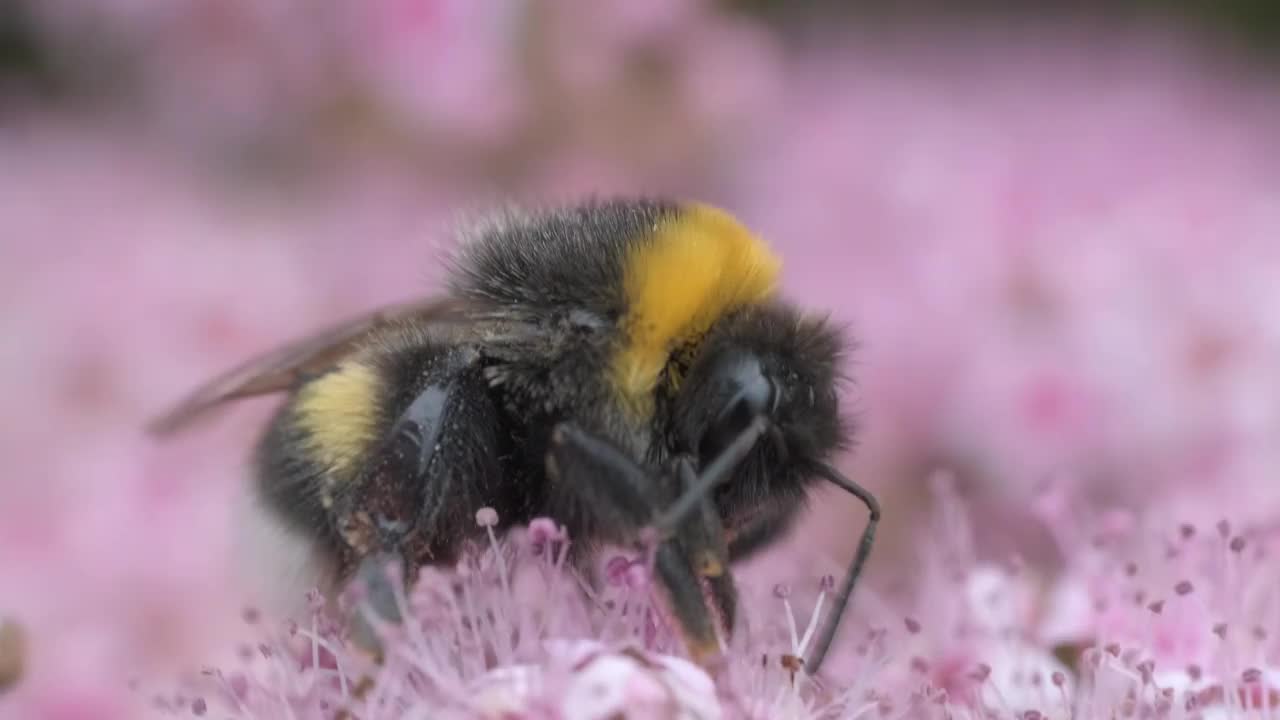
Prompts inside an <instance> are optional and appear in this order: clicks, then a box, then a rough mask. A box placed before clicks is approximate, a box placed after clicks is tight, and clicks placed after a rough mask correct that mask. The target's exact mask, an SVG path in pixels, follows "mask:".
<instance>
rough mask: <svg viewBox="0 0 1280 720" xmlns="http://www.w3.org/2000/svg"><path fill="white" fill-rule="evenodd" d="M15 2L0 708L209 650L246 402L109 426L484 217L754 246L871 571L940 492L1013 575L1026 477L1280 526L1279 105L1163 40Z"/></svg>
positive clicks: (1206, 522) (842, 549)
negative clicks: (19, 24)
mask: <svg viewBox="0 0 1280 720" xmlns="http://www.w3.org/2000/svg"><path fill="white" fill-rule="evenodd" d="M24 9H25V12H26V15H25V16H24V17H25V18H26V25H25V26H24V27H25V28H26V32H27V33H28V34H29V36H30V37H31V38H34V39H35V41H36V45H37V46H38V47H39V48H40V53H41V54H40V57H39V58H38V59H37V61H32V65H31V67H34V68H38V71H31V72H29V73H25V74H24V73H13V74H11V75H10V76H0V78H2V79H4V82H3V83H0V167H2V168H3V171H2V172H0V338H3V339H2V340H0V398H3V403H4V405H5V407H6V408H7V409H6V411H5V412H4V413H3V414H0V460H3V476H0V616H9V617H13V618H16V619H18V620H19V621H20V622H21V623H22V624H23V625H24V626H25V627H26V628H27V630H28V635H29V640H30V644H31V648H32V652H31V655H30V664H29V667H28V675H27V678H26V679H25V681H24V683H23V684H22V685H20V686H19V687H18V688H17V689H16V690H15V691H14V696H13V697H12V698H9V699H3V698H0V714H4V713H6V710H5V707H4V706H5V704H6V703H28V704H27V705H11V706H10V707H11V708H12V707H28V708H42V710H41V712H44V711H48V712H50V713H52V712H53V710H50V708H55V709H56V708H62V709H63V710H65V711H66V712H68V713H74V712H75V710H74V708H76V707H80V706H77V705H76V703H85V704H86V705H84V706H85V707H87V706H88V705H87V704H89V703H107V704H113V703H118V704H121V705H118V706H119V707H123V705H122V703H125V702H126V701H125V700H124V699H123V698H122V696H120V695H119V694H118V691H119V687H120V684H121V682H123V681H126V680H127V679H128V677H130V676H132V675H134V674H136V673H139V672H143V671H145V670H146V669H148V668H157V667H170V666H172V665H174V664H175V663H179V662H185V663H198V662H200V659H201V658H203V657H205V656H207V654H208V653H209V652H211V648H221V647H222V646H223V645H225V640H226V635H225V633H226V628H227V625H226V623H229V622H232V621H234V619H235V616H236V612H237V607H238V606H237V603H238V602H239V600H238V597H239V595H238V594H237V593H238V590H237V589H236V586H235V584H234V582H233V580H232V574H231V567H230V559H229V555H228V548H229V547H230V538H231V535H230V533H231V531H232V522H231V514H230V503H231V498H232V496H233V495H234V494H235V493H236V492H238V491H240V490H242V489H243V483H244V476H243V473H242V471H243V467H242V464H243V462H244V460H245V457H246V451H247V449H248V445H249V443H250V442H251V441H252V439H253V437H254V435H255V433H256V432H257V431H258V429H259V427H260V425H259V424H260V422H261V421H262V420H263V419H264V417H265V413H266V412H267V411H268V409H269V407H270V403H261V402H254V403H251V404H246V405H245V406H244V407H243V408H241V409H239V410H237V411H236V412H235V413H233V414H231V415H230V416H228V417H227V418H225V419H224V420H222V421H221V422H219V423H218V424H217V425H215V426H213V427H210V428H208V429H207V430H206V431H204V432H202V433H199V434H195V435H191V436H187V437H183V438H182V439H181V440H180V441H178V442H175V443H173V444H171V445H166V446H157V445H155V444H154V443H153V442H152V441H150V440H149V439H148V438H146V437H144V436H143V434H142V430H141V426H142V424H143V422H144V421H145V420H146V418H147V417H148V416H149V415H151V414H152V413H155V412H156V411H158V410H160V409H162V408H163V407H164V406H165V405H166V404H167V403H169V402H171V401H173V400H174V399H175V398H177V397H178V396H180V395H181V394H182V393H183V392H185V391H186V390H188V389H190V387H191V386H192V385H194V384H195V383H197V382H199V381H201V380H203V379H205V377H206V376H208V375H210V374H212V373H215V372H217V371H220V370H222V369H224V368H225V367H226V366H228V365H229V364H233V363H236V362H238V361H239V360H241V359H243V358H244V357H246V356H247V355H249V354H251V353H254V352H257V351H260V350H263V349H267V348H269V347H271V346H273V345H275V344H276V343H278V342H279V341H281V340H283V339H286V338H288V337H291V336H294V335H296V334H298V333H302V332H306V331H308V330H310V329H312V328H314V327H317V326H318V325H320V324H323V323H325V322H327V321H330V320H332V319H334V318H335V317H336V316H341V315H344V314H348V313H353V312H359V311H362V310H365V309H368V308H370V307H372V306H374V305H376V304H379V303H383V302H387V301H392V300H399V299H403V298H407V297H411V296H413V295H417V294H422V293H425V292H431V291H432V290H433V287H434V283H435V282H437V280H438V278H439V265H438V264H437V258H438V257H439V254H440V253H441V252H443V251H445V250H447V249H448V248H449V247H450V244H451V242H452V238H451V235H450V225H451V223H452V222H454V220H455V219H456V218H458V217H459V216H460V214H465V213H471V212H475V211H481V210H483V209H484V208H485V207H486V206H488V205H490V204H493V203H495V202H499V201H506V200H509V199H516V200H521V201H525V202H536V203H546V202H561V201H572V200H575V199H578V198H580V197H582V196H583V195H584V194H590V193H596V194H611V193H617V192H643V193H662V194H672V195H678V196H689V197H695V198H699V199H703V200H707V201H710V202H714V203H717V204H720V205H722V206H724V207H726V208H728V209H729V210H731V211H732V212H734V213H736V214H737V215H739V216H740V217H741V218H743V219H744V221H746V222H747V224H749V225H750V226H752V227H754V228H755V229H757V230H758V231H759V232H760V233H761V234H763V235H764V236H765V237H766V238H768V239H769V240H770V241H771V242H772V243H773V244H774V245H775V246H776V247H777V248H778V249H779V250H780V251H781V253H782V254H783V256H784V258H785V261H786V263H787V266H786V290H787V292H788V293H789V294H790V295H791V296H792V297H794V298H795V299H797V300H799V301H802V302H804V303H806V304H808V305H810V306H812V307H813V308H814V309H815V310H816V311H824V312H825V311H829V312H830V313H831V314H832V315H833V316H834V317H836V318H838V319H839V320H841V321H842V322H846V323H847V324H848V326H849V328H850V331H851V333H852V334H853V336H855V337H856V338H857V340H858V343H859V349H858V351H857V353H856V355H855V357H854V362H853V365H852V366H851V371H852V373H853V374H854V376H855V378H856V385H855V386H854V387H852V388H851V389H850V390H851V391H850V394H849V402H850V403H851V407H853V408H854V409H856V411H857V412H858V414H859V415H860V417H861V418H862V423H863V427H864V432H863V434H862V436H861V439H860V442H859V447H858V450H857V452H856V453H854V454H853V455H852V456H851V457H849V458H847V459H845V460H844V461H843V463H844V465H845V467H846V468H847V469H848V470H849V471H850V472H851V473H852V474H853V476H854V477H856V478H857V479H859V480H860V481H861V482H863V483H865V484H867V485H869V486H871V487H873V488H875V489H876V490H877V491H878V492H879V493H880V494H881V495H882V497H883V503H884V505H885V507H886V520H885V524H884V525H883V527H884V541H883V544H882V545H881V547H880V549H879V550H878V552H877V554H876V556H875V558H874V560H873V569H872V571H873V577H874V581H875V582H878V583H882V584H883V586H884V587H893V583H892V581H893V580H894V579H895V578H897V577H898V576H899V575H902V574H903V573H901V572H899V569H900V568H902V567H903V563H904V562H907V561H908V560H909V558H910V557H911V553H912V552H914V549H913V545H912V543H913V538H915V537H916V536H917V535H918V533H919V528H920V523H921V522H922V519H921V518H922V517H923V513H924V512H925V511H927V510H928V509H929V506H930V502H931V501H930V495H929V493H928V491H927V486H926V480H927V478H928V477H929V474H930V472H931V471H933V470H935V469H937V468H946V469H950V470H952V471H954V472H955V473H956V478H957V482H958V487H959V489H960V492H961V494H962V495H963V496H964V497H965V498H967V501H968V502H969V503H970V505H971V507H972V508H973V512H974V515H975V523H974V524H975V527H976V529H977V533H978V534H977V540H978V545H977V548H976V550H975V552H977V553H979V554H984V555H986V556H989V557H993V558H1004V557H1007V556H1008V555H1009V554H1010V553H1018V554H1019V555H1021V556H1023V557H1024V559H1025V560H1027V561H1028V562H1030V563H1033V564H1034V565H1035V566H1037V567H1041V568H1043V569H1044V571H1045V572H1046V573H1052V572H1053V571H1054V569H1055V568H1058V567H1060V566H1061V565H1062V564H1063V558H1062V557H1061V553H1060V546H1059V545H1058V544H1055V542H1054V541H1053V539H1052V537H1051V535H1052V533H1051V531H1050V529H1049V528H1047V527H1046V526H1045V525H1043V524H1042V522H1041V515H1039V514H1037V510H1036V508H1037V507H1040V506H1038V505H1037V503H1039V502H1041V501H1042V500H1043V498H1044V492H1045V490H1044V489H1045V487H1046V483H1055V484H1054V485H1052V487H1054V488H1057V489H1058V490H1061V491H1062V492H1065V493H1067V494H1068V495H1070V497H1071V499H1072V502H1076V503H1082V504H1083V505H1084V506H1085V507H1096V508H1099V509H1101V508H1112V507H1118V508H1129V509H1135V510H1139V511H1142V512H1146V513H1151V512H1157V511H1158V512H1161V513H1164V517H1166V518H1168V519H1170V520H1171V521H1173V522H1188V523H1194V524H1198V525H1200V526H1203V527H1208V526H1210V525H1211V524H1212V523H1214V522H1216V521H1217V520H1218V519H1219V518H1221V517H1230V518H1231V519H1232V521H1233V522H1234V523H1237V524H1239V525H1251V524H1252V525H1260V526H1265V525H1267V524H1269V523H1273V522H1275V521H1277V520H1280V512H1278V511H1280V492H1278V491H1277V490H1275V488H1276V483H1277V480H1278V479H1280V475H1278V473H1280V87H1278V86H1277V82H1276V76H1275V75H1274V73H1272V72H1270V71H1269V68H1268V66H1265V65H1259V64H1256V63H1255V62H1254V61H1253V59H1252V58H1251V57H1250V56H1248V55H1244V54H1238V53H1236V52H1234V51H1231V50H1227V49H1224V48H1223V47H1222V46H1220V45H1218V44H1215V43H1212V42H1208V41H1206V40H1205V39H1204V38H1203V37H1202V36H1201V35H1198V34H1196V33H1194V32H1190V31H1187V30H1185V29H1183V28H1181V27H1180V26H1178V25H1177V24H1168V23H1165V22H1163V21H1159V22H1157V21H1152V22H1150V23H1136V24H1126V25H1124V26H1118V25H1113V24H1111V23H1107V22H1103V21H1099V20H1096V19H1094V20H1087V21H1072V22H1063V21H1061V20H1060V19H1059V20H1055V21H1052V22H1043V23H1037V22H1031V21H1028V20H1027V19H1025V18H1023V19H1022V20H1019V21H1016V22H1015V21H1012V20H998V19H992V18H985V19H983V20H981V21H974V22H940V21H933V20H930V19H929V18H928V17H923V18H913V19H910V20H906V21H901V22H892V23H879V22H877V23H871V24H865V25H864V24H862V23H859V22H856V21H853V20H848V19H842V20H841V21H840V22H834V21H833V22H824V21H822V20H821V19H819V20H815V21H812V22H808V23H806V22H803V21H796V22H794V23H792V24H786V23H776V22H770V21H768V20H767V19H763V18H761V17H758V16H754V15H751V14H749V13H746V12H742V11H735V10H731V9H726V8H725V7H723V6H719V5H713V4H710V3H703V2H685V1H683V0H661V1H660V2H650V3H644V4H642V3H627V2H606V3H593V2H587V1H586V0H564V1H559V2H545V3H544V2H531V3H506V2H470V1H469V0H453V1H447V0H445V1H440V0H435V1H432V0H373V1H371V2H366V3H363V4H349V5H339V4H326V5H324V8H323V10H317V9H315V8H314V7H312V6H311V4H310V3H303V2H277V3H257V2H244V1H239V0H182V1H181V2H177V3H165V4H155V5H152V4H149V3H140V2H123V1H120V0H115V1H111V2H108V1H106V0H98V2H93V3H71V2H44V3H38V4H37V3H32V4H30V5H28V6H25V8H24ZM15 67H17V66H15ZM23 67H26V66H23ZM1062 488H1066V489H1065V490H1062ZM821 505H822V508H821V510H820V511H816V512H815V513H814V514H813V515H812V517H811V519H810V520H809V521H808V522H807V523H806V526H805V528H804V531H803V532H802V533H801V534H800V535H799V536H797V537H796V538H794V539H793V540H792V541H791V542H790V543H789V544H788V546H787V547H783V548H780V549H779V550H778V553H779V555H782V556H786V557H790V558H793V560H792V561H791V563H790V564H791V565H793V566H794V567H795V568H796V569H795V572H796V573H797V574H798V575H799V574H804V573H813V572H817V570H816V569H815V568H817V567H818V565H819V564H820V563H821V562H825V561H826V559H827V558H828V556H830V558H843V557H844V553H846V552H847V551H848V550H849V549H850V548H851V547H852V544H853V542H854V541H855V536H853V535H852V534H851V533H849V532H848V528H849V527H854V526H855V525H856V526H857V527H860V523H861V518H862V511H861V510H860V509H859V508H858V507H857V506H856V505H855V503H853V502H852V501H847V500H846V499H844V498H840V497H837V496H834V495H833V496H831V497H830V498H826V497H824V498H823V502H822V503H821ZM851 519H852V520H851ZM1084 530H1085V528H1084V527H1082V528H1081V531H1082V532H1084ZM820 551H821V552H820ZM795 558H800V559H802V560H803V561H804V562H800V563H797V562H795V561H794V559H795ZM806 563H807V564H806ZM823 567H825V566H823ZM908 574H909V573H908ZM15 698H16V699H15ZM113 706H117V705H113ZM4 716H5V717H10V716H11V715H7V714H5V715H4ZM49 716H51V717H52V716H53V715H49ZM12 717H19V715H12ZM64 717H75V715H74V714H68V715H64Z"/></svg>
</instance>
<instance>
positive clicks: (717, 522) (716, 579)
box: [675, 457, 738, 636]
mask: <svg viewBox="0 0 1280 720" xmlns="http://www.w3.org/2000/svg"><path fill="white" fill-rule="evenodd" d="M676 471H677V477H679V479H680V491H681V492H682V493H684V492H688V491H689V490H690V489H691V488H693V487H694V486H695V485H696V483H697V480H698V476H697V473H696V471H695V470H694V467H693V461H692V460H691V459H690V458H688V457H683V458H680V459H679V460H678V461H677V463H676ZM675 532H676V538H677V539H678V541H679V543H680V545H681V546H683V547H684V548H686V549H688V551H689V554H690V557H691V559H692V561H693V567H694V570H695V571H696V572H697V575H698V577H700V578H703V579H705V580H706V583H707V590H708V591H709V592H710V594H711V602H712V603H713V604H714V605H715V607H716V610H717V612H718V614H719V616H720V621H721V624H722V626H723V629H724V633H725V635H726V636H732V635H733V628H734V623H735V621H736V619H737V610H738V590H737V587H736V585H735V584H734V581H733V571H732V569H731V568H730V567H729V564H730V562H731V561H732V555H731V553H730V549H729V546H728V545H727V543H726V535H725V529H724V524H723V523H722V522H721V519H720V511H719V510H718V509H717V508H716V505H715V503H714V502H712V500H711V498H710V497H706V498H704V499H703V501H702V503H701V504H700V510H699V512H697V513H695V514H694V515H693V516H692V517H691V518H690V519H689V520H687V521H685V522H683V523H681V524H680V526H679V527H677V528H676V531H675Z"/></svg>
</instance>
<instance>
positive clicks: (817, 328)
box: [671, 303, 852, 513]
mask: <svg viewBox="0 0 1280 720" xmlns="http://www.w3.org/2000/svg"><path fill="white" fill-rule="evenodd" d="M844 349H845V346H844V341H843V339H842V337H841V335H840V333H839V332H837V331H836V330H835V329H834V328H832V327H831V326H830V325H829V324H828V323H827V322H826V321H825V320H821V319H816V318H811V317H806V316H804V315H802V314H801V313H800V312H799V311H798V310H796V309H795V308H793V307H791V306H788V305H784V304H779V303H772V304H768V305H759V306H752V307H748V308H746V309H743V310H740V311H738V312H736V313H734V314H732V315H729V316H727V317H725V318H723V319H721V320H720V322H718V323H717V324H716V325H715V327H713V328H712V330H711V332H710V333H708V335H707V336H706V338H705V339H704V340H703V342H702V343H701V344H700V347H699V348H698V351H697V353H696V355H695V356H694V357H693V359H692V361H691V363H690V365H689V367H688V369H687V371H686V373H685V376H684V379H683V382H682V383H681V384H680V388H679V391H678V392H677V393H676V396H675V398H674V401H673V403H672V413H673V414H672V416H671V422H672V427H673V428H674V437H673V438H672V439H673V443H674V444H675V446H676V451H677V452H682V453H692V454H693V455H695V456H696V457H697V458H698V460H699V463H700V464H701V465H703V466H705V465H706V464H707V463H710V462H711V461H712V460H714V459H715V458H716V456H717V455H718V454H719V453H720V452H722V451H723V450H724V449H725V448H726V447H727V446H728V445H729V444H730V443H732V442H733V441H734V439H735V438H737V437H738V436H739V435H740V434H741V433H742V432H743V431H744V430H746V429H747V428H748V427H749V426H750V425H751V424H752V422H753V421H754V420H755V419H756V418H763V419H764V420H765V421H766V423H767V427H768V431H767V432H766V433H765V434H764V435H763V436H762V437H761V439H760V440H759V441H758V443H757V446H756V448H755V449H754V450H753V451H752V452H751V453H750V454H749V455H748V456H747V458H746V459H745V460H744V461H743V462H742V464H741V465H739V467H738V468H737V470H736V471H735V472H734V474H733V479H732V480H731V481H729V482H727V483H725V484H724V485H722V486H721V487H720V488H719V489H718V490H717V495H716V498H717V501H718V503H719V504H720V506H721V508H722V510H724V511H726V512H729V513H735V512H738V511H743V510H747V509H749V508H750V507H753V506H755V505H757V504H759V503H761V502H767V501H774V500H777V501H782V500H788V499H791V500H797V501H798V500H799V499H800V498H801V497H802V496H803V494H804V491H805V489H806V488H807V487H808V485H809V483H810V482H811V481H812V480H814V479H815V478H816V476H815V473H814V468H815V467H816V466H817V465H819V464H825V463H827V462H828V461H829V460H830V457H831V455H833V454H834V453H835V452H837V451H839V450H841V449H843V448H844V447H845V446H847V445H848V442H849V439H850V436H851V433H852V427H851V425H850V423H849V422H848V420H847V419H846V418H845V417H843V416H842V415H841V412H840V403H839V400H838V392H837V389H838V388H837V386H838V385H839V383H840V380H841V378H842V376H841V372H840V365H841V361H842V356H843V353H844Z"/></svg>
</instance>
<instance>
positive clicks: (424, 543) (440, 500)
mask: <svg viewBox="0 0 1280 720" xmlns="http://www.w3.org/2000/svg"><path fill="white" fill-rule="evenodd" d="M450 359H451V358H450V356H449V355H448V354H447V351H446V354H445V355H444V356H439V355H437V356H434V357H431V356H425V355H424V356H423V357H422V358H420V364H421V367H417V368H414V367H411V368H407V369H406V372H407V373H408V374H410V375H411V376H412V375H415V374H416V376H417V377H419V378H423V379H422V380H421V381H420V382H419V384H418V386H417V388H416V390H415V392H414V394H413V395H412V396H410V397H409V398H407V399H408V403H407V406H405V408H404V410H403V411H402V412H401V414H400V416H399V417H398V418H397V419H396V420H395V422H394V423H393V424H392V426H391V428H390V430H389V431H388V432H387V434H386V435H385V436H384V438H383V440H382V442H381V444H380V445H378V446H377V447H376V448H375V449H374V450H373V452H371V453H370V454H369V455H368V459H367V461H366V464H365V466H364V468H363V469H362V472H361V473H360V474H359V475H358V476H357V477H356V479H355V481H354V483H353V484H352V485H351V486H350V487H349V488H346V492H344V493H343V494H342V495H341V496H340V497H339V499H338V500H337V502H335V504H334V512H333V520H334V526H335V529H336V531H337V533H338V535H339V536H340V537H341V538H342V540H343V541H344V542H345V543H346V544H347V546H348V547H349V548H350V549H351V551H352V554H353V556H354V558H355V559H356V562H357V567H356V568H355V574H356V576H357V577H358V578H359V579H361V580H363V581H364V582H365V589H366V601H367V602H368V604H369V607H370V609H372V610H373V611H374V612H375V613H376V614H377V615H379V616H380V617H381V618H382V619H383V620H385V621H388V622H391V623H395V622H398V621H399V620H400V617H399V612H398V609H397V606H396V602H395V598H396V593H397V591H398V590H399V589H398V588H395V587H394V586H392V585H391V584H390V579H389V577H388V575H387V573H386V568H387V565H388V563H398V564H399V566H400V568H401V570H402V571H403V572H402V577H403V581H404V582H405V583H406V584H410V585H411V584H412V583H413V582H414V581H415V580H416V577H417V572H418V568H419V567H420V566H421V565H422V564H424V563H449V562H453V561H455V560H456V558H457V556H458V555H459V553H460V552H461V550H462V549H463V545H464V543H465V542H466V540H467V539H468V538H471V537H474V536H476V535H478V534H479V530H478V527H477V525H476V521H475V513H476V511H477V510H479V509H480V508H482V507H486V506H489V507H493V508H494V509H495V510H497V511H498V512H499V516H500V517H501V516H504V513H511V514H514V513H513V512H512V508H513V506H514V505H515V500H514V499H513V497H512V488H510V487H509V486H507V482H508V481H507V479H506V477H505V474H504V473H503V472H502V468H501V466H500V464H499V461H498V457H499V456H500V455H501V448H500V447H499V441H498V434H499V418H498V414H497V409H496V405H495V403H494V401H493V399H492V396H491V395H490V394H489V392H488V388H487V385H486V384H485V383H484V380H483V377H482V376H481V373H480V371H479V368H478V367H474V366H472V365H461V366H459V365H458V364H455V363H451V362H449V360H450ZM406 362H407V361H406ZM415 371H416V372H415ZM362 622H363V620H362V619H361V618H360V617H357V623H358V625H357V627H359V623H362ZM360 634H361V635H362V636H364V639H365V640H370V639H371V636H372V635H373V634H372V633H371V631H369V629H368V628H365V629H364V631H362V632H361V633H360Z"/></svg>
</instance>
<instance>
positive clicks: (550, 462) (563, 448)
mask: <svg viewBox="0 0 1280 720" xmlns="http://www.w3.org/2000/svg"><path fill="white" fill-rule="evenodd" d="M546 463H547V476H548V477H549V478H550V479H551V481H552V482H553V483H555V485H556V486H557V487H556V488H554V489H553V492H556V491H558V490H560V489H561V488H563V490H565V491H567V493H566V494H567V495H568V496H571V497H572V498H573V499H575V500H576V501H577V502H578V503H580V504H581V505H584V506H586V508H587V512H588V513H589V514H590V516H591V518H592V520H593V521H594V522H593V524H594V525H595V526H596V527H597V528H598V530H599V531H600V534H601V537H602V539H606V540H610V541H612V542H618V543H627V542H631V541H633V540H635V539H636V536H637V533H639V532H640V530H641V529H643V528H644V527H645V526H647V525H648V524H649V522H650V521H651V520H652V518H653V516H654V514H655V513H656V511H657V506H656V504H655V499H656V498H655V497H654V496H655V495H657V494H658V493H659V492H660V491H661V484H660V482H659V479H658V478H656V477H653V476H652V475H650V474H649V473H648V472H647V471H646V470H645V469H644V468H642V467H640V465H639V464H637V463H636V462H635V461H634V460H632V459H631V458H630V457H628V456H627V455H626V454H625V453H623V452H622V451H621V450H619V449H618V448H616V447H614V445H613V444H612V443H610V442H608V441H606V440H604V439H603V438H599V437H597V436H595V435H594V434H592V433H588V432H586V431H585V430H582V429H581V428H580V427H578V426H577V425H574V424H572V423H561V424H559V425H557V426H556V428H555V429H554V430H553V431H552V433H551V445H550V448H549V450H548V452H547V459H546ZM557 504H563V503H557Z"/></svg>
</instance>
